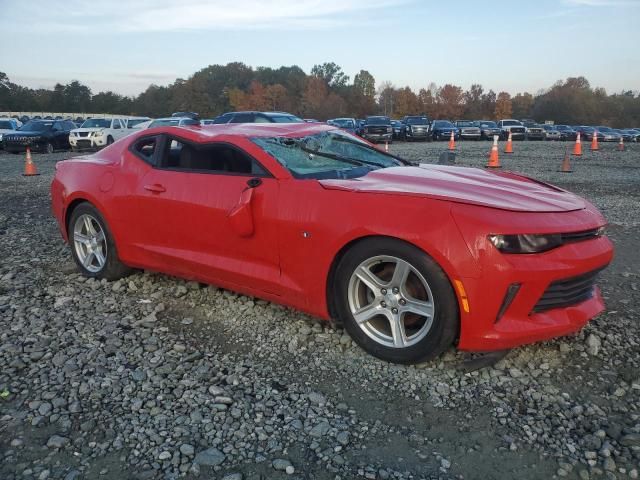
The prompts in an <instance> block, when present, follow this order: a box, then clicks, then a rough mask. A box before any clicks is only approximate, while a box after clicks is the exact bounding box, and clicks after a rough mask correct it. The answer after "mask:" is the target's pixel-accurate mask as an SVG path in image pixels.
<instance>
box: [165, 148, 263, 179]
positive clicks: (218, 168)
mask: <svg viewBox="0 0 640 480" xmlns="http://www.w3.org/2000/svg"><path fill="white" fill-rule="evenodd" d="M166 145H167V148H166V151H165V154H164V155H163V157H164V158H163V161H162V166H163V167H165V168H171V169H178V170H192V171H196V172H210V173H223V174H236V175H252V176H266V175H267V171H266V170H265V169H264V167H262V165H260V164H259V163H258V162H257V161H256V160H254V159H253V158H251V157H250V156H249V155H248V154H246V153H244V152H243V151H241V150H239V149H237V148H235V147H232V146H230V145H226V144H208V145H192V144H189V143H186V142H182V141H180V140H172V141H171V142H166Z"/></svg>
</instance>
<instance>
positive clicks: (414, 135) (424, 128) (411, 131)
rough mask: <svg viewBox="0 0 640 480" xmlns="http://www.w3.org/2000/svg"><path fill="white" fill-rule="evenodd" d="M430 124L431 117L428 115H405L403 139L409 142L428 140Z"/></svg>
mask: <svg viewBox="0 0 640 480" xmlns="http://www.w3.org/2000/svg"><path fill="white" fill-rule="evenodd" d="M429 124H430V122H429V118H428V117H427V116H426V115H408V116H406V117H404V118H403V119H402V132H401V136H402V139H403V140H406V141H407V142H410V141H412V140H428V139H429Z"/></svg>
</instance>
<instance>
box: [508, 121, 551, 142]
mask: <svg viewBox="0 0 640 480" xmlns="http://www.w3.org/2000/svg"><path fill="white" fill-rule="evenodd" d="M525 128H526V132H525V133H526V138H527V140H544V137H545V133H544V128H542V125H538V124H533V125H531V124H530V125H529V126H528V127H525ZM513 135H514V133H512V134H511V138H513Z"/></svg>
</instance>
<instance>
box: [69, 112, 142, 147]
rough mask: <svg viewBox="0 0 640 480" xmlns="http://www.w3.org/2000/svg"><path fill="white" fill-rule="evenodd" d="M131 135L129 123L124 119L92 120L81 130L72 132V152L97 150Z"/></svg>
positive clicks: (84, 124)
mask: <svg viewBox="0 0 640 480" xmlns="http://www.w3.org/2000/svg"><path fill="white" fill-rule="evenodd" d="M129 133H131V131H127V123H126V120H125V119H123V118H90V119H88V120H85V121H84V123H83V124H82V125H81V126H80V128H76V129H75V130H71V133H70V134H69V143H70V144H71V149H72V150H82V149H94V150H97V149H99V148H102V147H106V146H107V145H111V144H112V143H113V142H115V141H116V140H119V139H120V138H122V137H124V136H126V135H127V134H129Z"/></svg>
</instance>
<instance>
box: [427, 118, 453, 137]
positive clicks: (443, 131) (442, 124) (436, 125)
mask: <svg viewBox="0 0 640 480" xmlns="http://www.w3.org/2000/svg"><path fill="white" fill-rule="evenodd" d="M451 132H453V136H454V138H455V139H456V140H458V139H459V138H460V131H459V130H458V128H457V127H456V126H455V125H454V124H453V123H451V122H450V121H449V120H434V121H433V122H432V123H431V130H430V132H429V133H430V135H431V139H432V140H449V139H450V138H451Z"/></svg>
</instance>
